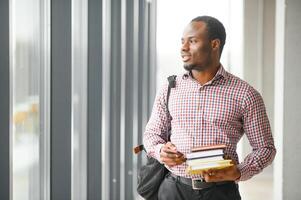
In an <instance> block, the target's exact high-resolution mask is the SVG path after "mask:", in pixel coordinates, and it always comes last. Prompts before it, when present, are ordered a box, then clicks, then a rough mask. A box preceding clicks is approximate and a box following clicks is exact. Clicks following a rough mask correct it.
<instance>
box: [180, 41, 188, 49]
mask: <svg viewBox="0 0 301 200" xmlns="http://www.w3.org/2000/svg"><path fill="white" fill-rule="evenodd" d="M188 50H189V43H188V41H183V42H182V47H181V51H188Z"/></svg>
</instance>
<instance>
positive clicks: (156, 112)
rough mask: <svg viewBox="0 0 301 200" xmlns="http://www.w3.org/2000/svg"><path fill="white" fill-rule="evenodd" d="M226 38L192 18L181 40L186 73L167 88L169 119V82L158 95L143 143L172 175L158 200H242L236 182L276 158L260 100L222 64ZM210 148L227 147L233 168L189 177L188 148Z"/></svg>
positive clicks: (212, 23)
mask: <svg viewBox="0 0 301 200" xmlns="http://www.w3.org/2000/svg"><path fill="white" fill-rule="evenodd" d="M225 39H226V33H225V29H224V26H223V25H222V23H221V22H219V21H218V20H217V19H215V18H213V17H210V16H201V17H196V18H195V19H193V20H192V21H191V22H190V23H189V24H188V26H187V27H186V28H185V30H184V33H183V37H182V47H181V55H182V60H183V63H184V68H185V70H187V73H185V74H184V75H180V76H177V78H176V87H175V88H172V90H171V93H170V97H169V105H168V110H169V113H170V115H169V114H167V113H168V111H167V108H166V93H167V87H168V86H167V84H166V85H165V86H164V87H163V89H162V90H161V91H159V93H158V94H157V96H156V99H155V103H154V107H153V111H152V115H151V118H150V120H149V122H148V124H147V126H146V130H145V133H144V139H143V140H144V145H145V147H146V150H147V152H148V154H149V155H150V156H153V157H154V158H156V159H157V160H158V161H159V162H161V163H163V164H165V166H166V167H167V168H168V169H169V171H170V173H169V174H168V175H167V176H166V177H165V179H164V181H163V182H162V183H161V186H160V189H159V194H158V198H159V200H165V199H166V200H177V199H179V200H182V199H187V200H188V199H189V200H193V199H204V200H205V199H206V200H223V199H225V200H226V199H227V200H235V199H241V197H240V194H239V191H238V186H237V183H238V182H239V181H244V180H248V179H250V178H251V177H252V176H254V175H255V174H258V173H259V172H261V171H262V170H263V168H265V167H266V166H267V165H269V164H270V163H271V162H272V161H273V159H274V157H275V154H276V149H275V147H274V141H273V137H272V134H271V129H270V125H269V121H268V118H267V115H266V111H265V106H264V103H263V100H262V97H261V96H260V94H259V93H258V92H257V91H256V90H255V89H254V88H252V87H251V86H250V85H248V84H247V83H246V82H244V81H242V80H241V79H239V78H237V77H235V76H234V75H232V74H230V73H228V72H226V71H225V70H224V68H223V66H222V65H221V63H220V57H221V54H222V51H223V47H224V44H225ZM167 127H171V137H170V142H166V141H167V136H166V133H167V129H168V128H167ZM243 134H246V135H247V137H248V140H249V142H250V144H251V146H252V149H253V150H252V152H251V153H250V154H249V155H248V156H247V157H246V158H245V159H244V161H243V162H239V160H238V156H237V153H236V146H237V143H238V141H239V140H240V138H241V137H242V136H243ZM214 144H226V146H227V147H226V149H225V154H226V155H227V156H228V157H229V158H230V159H232V160H233V163H234V165H233V166H232V167H228V168H225V169H221V170H207V171H205V172H203V173H202V174H200V175H188V174H187V173H186V172H185V169H186V167H187V164H186V163H185V160H186V158H185V157H186V154H187V153H189V152H190V150H191V148H192V147H195V146H207V145H214ZM192 184H194V188H193V187H192Z"/></svg>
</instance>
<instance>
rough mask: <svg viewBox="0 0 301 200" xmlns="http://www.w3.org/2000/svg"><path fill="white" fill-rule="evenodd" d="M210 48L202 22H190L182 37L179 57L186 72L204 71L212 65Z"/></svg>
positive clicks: (204, 25)
mask: <svg viewBox="0 0 301 200" xmlns="http://www.w3.org/2000/svg"><path fill="white" fill-rule="evenodd" d="M211 52H212V47H211V44H210V41H209V39H208V36H207V28H206V24H205V23H204V22H191V23H190V24H188V26H187V27H186V28H185V30H184V33H183V37H182V48H181V56H182V61H183V62H184V68H185V69H186V70H187V71H191V70H197V71H204V70H206V69H208V68H209V67H210V65H211V63H212V56H211Z"/></svg>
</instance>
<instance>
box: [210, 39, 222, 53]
mask: <svg viewBox="0 0 301 200" xmlns="http://www.w3.org/2000/svg"><path fill="white" fill-rule="evenodd" d="M220 45H221V41H220V40H219V39H214V40H211V48H212V49H213V50H216V51H219V49H220Z"/></svg>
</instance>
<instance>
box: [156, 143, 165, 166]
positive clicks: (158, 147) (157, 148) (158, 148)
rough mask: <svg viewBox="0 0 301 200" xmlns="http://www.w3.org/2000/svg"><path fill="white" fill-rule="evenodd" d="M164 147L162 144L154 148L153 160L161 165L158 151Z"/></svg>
mask: <svg viewBox="0 0 301 200" xmlns="http://www.w3.org/2000/svg"><path fill="white" fill-rule="evenodd" d="M163 146H164V144H158V145H156V147H155V158H156V159H157V160H158V161H159V162H160V163H161V164H163V163H162V162H161V159H160V151H161V148H162V147H163Z"/></svg>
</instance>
